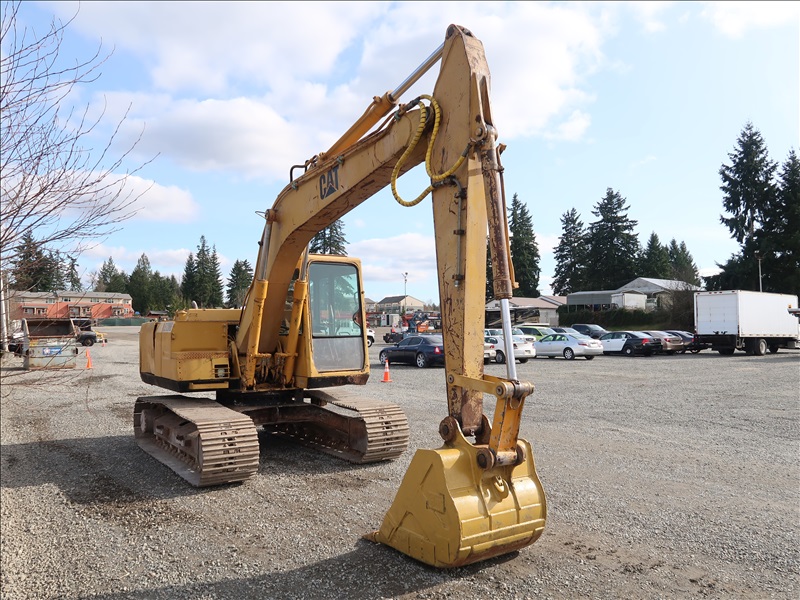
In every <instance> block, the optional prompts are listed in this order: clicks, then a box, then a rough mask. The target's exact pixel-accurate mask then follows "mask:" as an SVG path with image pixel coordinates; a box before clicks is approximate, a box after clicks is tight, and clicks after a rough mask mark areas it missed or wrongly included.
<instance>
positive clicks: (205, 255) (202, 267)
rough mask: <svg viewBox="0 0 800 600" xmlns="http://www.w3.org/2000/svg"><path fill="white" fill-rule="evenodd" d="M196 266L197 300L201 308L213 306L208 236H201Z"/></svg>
mask: <svg viewBox="0 0 800 600" xmlns="http://www.w3.org/2000/svg"><path fill="white" fill-rule="evenodd" d="M195 257H196V260H195V266H196V267H197V271H196V275H197V278H196V280H195V293H196V295H197V297H196V298H193V300H195V301H196V302H197V305H198V306H199V307H200V308H211V305H209V304H208V301H209V300H210V299H211V294H212V285H213V284H212V281H211V269H212V266H211V249H210V248H209V247H208V244H207V243H206V236H204V235H201V236H200V244H199V245H198V246H197V254H196V255H195Z"/></svg>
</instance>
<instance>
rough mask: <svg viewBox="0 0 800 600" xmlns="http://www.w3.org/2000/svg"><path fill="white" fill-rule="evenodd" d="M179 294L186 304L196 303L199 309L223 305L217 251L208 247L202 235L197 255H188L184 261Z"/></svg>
mask: <svg viewBox="0 0 800 600" xmlns="http://www.w3.org/2000/svg"><path fill="white" fill-rule="evenodd" d="M181 292H182V293H183V297H184V298H185V299H186V300H187V302H188V303H191V302H196V303H197V306H199V307H200V308H215V307H219V306H222V305H223V298H222V275H221V273H220V268H219V258H218V256H217V249H216V247H212V248H209V247H208V242H206V237H205V236H204V235H201V236H200V244H199V245H198V246H197V254H196V255H193V254H189V258H187V259H186V266H185V267H184V271H183V284H182V286H181Z"/></svg>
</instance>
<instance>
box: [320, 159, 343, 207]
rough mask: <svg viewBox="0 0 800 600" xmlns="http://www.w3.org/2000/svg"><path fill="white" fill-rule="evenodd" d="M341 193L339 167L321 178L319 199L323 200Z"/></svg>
mask: <svg viewBox="0 0 800 600" xmlns="http://www.w3.org/2000/svg"><path fill="white" fill-rule="evenodd" d="M337 191H339V165H336V166H335V167H333V168H332V169H331V170H330V171H328V172H327V173H323V174H322V175H320V176H319V197H320V198H322V199H323V200H324V199H325V198H327V197H328V196H330V195H331V194H333V193H335V192H337Z"/></svg>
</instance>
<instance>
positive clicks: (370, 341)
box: [367, 329, 375, 348]
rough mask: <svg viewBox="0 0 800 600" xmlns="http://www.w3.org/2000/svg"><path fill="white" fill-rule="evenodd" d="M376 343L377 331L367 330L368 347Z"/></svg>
mask: <svg viewBox="0 0 800 600" xmlns="http://www.w3.org/2000/svg"><path fill="white" fill-rule="evenodd" d="M374 343H375V330H374V329H367V347H368V348H369V347H370V346H372V344H374Z"/></svg>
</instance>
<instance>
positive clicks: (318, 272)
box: [308, 260, 366, 373]
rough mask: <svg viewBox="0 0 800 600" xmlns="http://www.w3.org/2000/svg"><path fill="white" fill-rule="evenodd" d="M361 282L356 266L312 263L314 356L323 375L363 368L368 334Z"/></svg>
mask: <svg viewBox="0 0 800 600" xmlns="http://www.w3.org/2000/svg"><path fill="white" fill-rule="evenodd" d="M360 279H361V278H360V276H359V270H358V268H357V265H356V264H355V263H345V262H329V261H325V262H323V261H321V260H319V261H312V262H309V265H308V305H309V313H310V319H311V356H312V360H313V363H314V368H315V369H316V370H317V371H318V372H320V373H324V372H326V371H350V370H353V369H363V368H364V364H365V361H366V331H365V330H364V327H363V326H362V323H363V322H364V317H363V307H362V303H361V289H360Z"/></svg>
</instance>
